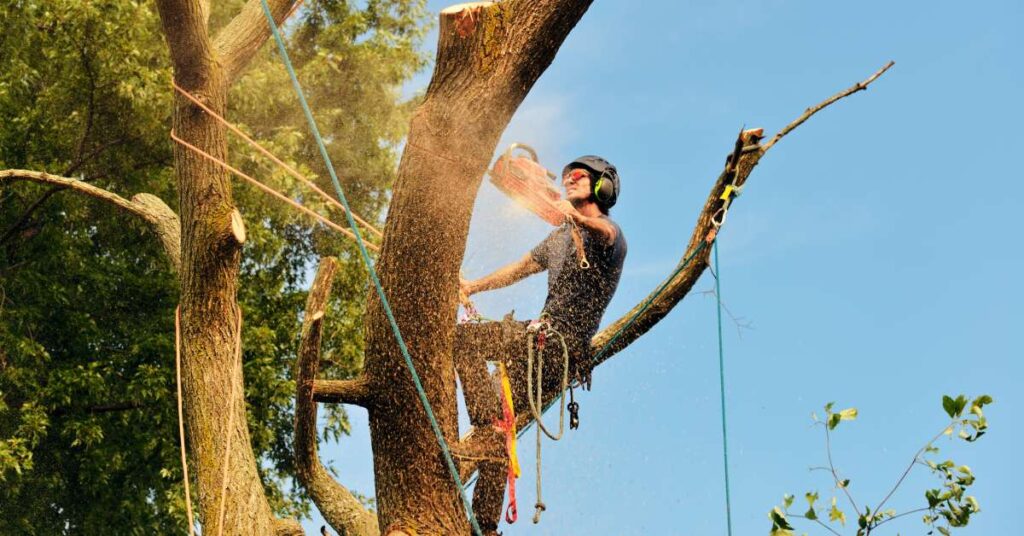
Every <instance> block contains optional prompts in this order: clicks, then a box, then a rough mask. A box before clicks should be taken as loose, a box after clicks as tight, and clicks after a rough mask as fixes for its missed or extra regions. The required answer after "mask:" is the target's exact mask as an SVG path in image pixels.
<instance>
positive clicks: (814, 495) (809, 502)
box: [804, 491, 818, 508]
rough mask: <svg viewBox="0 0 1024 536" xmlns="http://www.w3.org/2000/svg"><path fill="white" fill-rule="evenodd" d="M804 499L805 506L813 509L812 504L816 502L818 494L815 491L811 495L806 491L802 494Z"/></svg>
mask: <svg viewBox="0 0 1024 536" xmlns="http://www.w3.org/2000/svg"><path fill="white" fill-rule="evenodd" d="M804 498H806V499H807V505H808V506H810V507H811V508H814V502H815V501H817V500H818V492H817V491H815V492H814V493H811V492H809V491H808V492H807V493H805V494H804Z"/></svg>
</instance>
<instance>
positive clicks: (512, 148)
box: [505, 143, 540, 163]
mask: <svg viewBox="0 0 1024 536" xmlns="http://www.w3.org/2000/svg"><path fill="white" fill-rule="evenodd" d="M516 149H522V150H523V151H526V152H527V153H529V154H530V158H532V159H533V161H534V162H538V163H539V162H540V159H538V158H537V151H535V150H534V149H533V147H530V146H529V145H527V144H525V143H513V144H512V145H509V146H508V150H506V151H505V154H507V155H508V157H509V158H512V151H515V150H516Z"/></svg>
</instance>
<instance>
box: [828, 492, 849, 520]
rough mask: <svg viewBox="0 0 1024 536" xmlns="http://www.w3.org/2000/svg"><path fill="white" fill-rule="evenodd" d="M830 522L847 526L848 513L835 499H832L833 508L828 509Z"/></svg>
mask: <svg viewBox="0 0 1024 536" xmlns="http://www.w3.org/2000/svg"><path fill="white" fill-rule="evenodd" d="M828 520H829V521H838V522H839V523H840V524H841V525H846V513H845V512H843V511H842V510H840V509H839V507H838V506H837V505H836V498H835V497H832V507H831V508H829V509H828Z"/></svg>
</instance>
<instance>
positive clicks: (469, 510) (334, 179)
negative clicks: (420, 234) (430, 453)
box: [260, 0, 483, 536]
mask: <svg viewBox="0 0 1024 536" xmlns="http://www.w3.org/2000/svg"><path fill="white" fill-rule="evenodd" d="M260 2H261V3H262V4H263V14H264V15H266V17H267V23H268V24H269V25H270V31H271V33H273V34H274V40H275V41H276V42H277V49H278V51H279V52H280V53H281V59H282V60H284V66H285V68H287V69H288V76H289V77H291V80H292V86H294V87H295V93H296V95H298V98H299V104H301V105H302V111H303V113H304V114H305V115H306V121H307V122H308V123H309V129H310V130H311V131H312V133H313V137H314V138H315V139H316V144H317V146H318V147H319V148H320V156H321V157H323V159H324V164H326V166H327V171H328V173H330V175H331V183H332V184H334V191H335V192H337V194H338V200H339V201H341V204H342V205H344V207H345V218H346V219H347V220H348V225H349V227H351V228H352V232H353V233H355V235H356V243H357V244H358V246H359V253H360V254H361V255H362V257H363V262H364V263H365V264H366V268H367V269H368V270H369V272H370V279H372V280H373V286H374V287H375V288H376V290H377V295H378V296H380V302H381V306H383V308H384V314H385V315H387V317H388V322H390V323H391V331H392V332H393V333H394V334H395V340H396V341H397V342H398V348H399V349H400V350H401V351H402V357H403V358H404V359H405V364H406V366H407V367H408V368H409V373H410V374H411V375H412V381H413V384H414V385H415V386H416V394H417V395H419V398H420V402H421V403H422V404H423V409H425V410H426V412H427V418H428V419H429V420H430V427H431V428H432V429H433V430H434V435H435V436H436V437H437V443H438V445H440V446H441V452H442V453H443V454H444V459H445V462H447V465H448V470H449V471H450V472H451V474H452V478H453V479H454V480H455V483H456V485H457V486H458V490H459V496H460V497H461V498H462V504H463V506H464V507H465V509H466V515H467V516H468V518H469V522H470V524H471V525H472V526H473V532H474V534H476V535H477V536H483V531H481V530H480V525H479V524H477V521H476V516H475V515H473V506H472V505H471V504H470V502H469V500H468V499H467V498H466V493H465V490H464V489H463V486H462V479H461V478H459V470H458V469H456V467H455V461H454V460H453V459H452V454H451V451H449V450H448V443H447V442H446V441H445V440H444V435H443V434H442V433H441V427H440V426H439V425H438V424H437V418H436V417H435V416H434V411H433V410H432V409H431V407H430V401H428V400H427V393H426V392H425V391H424V390H423V384H422V382H421V381H420V377H419V374H417V373H416V367H415V366H414V365H413V363H412V357H411V356H410V355H409V348H408V347H406V345H405V340H404V339H403V338H402V332H401V331H400V330H399V329H398V322H397V321H396V320H395V315H394V313H393V312H392V311H391V305H390V304H389V303H388V298H387V296H386V295H385V294H384V288H383V287H382V286H381V283H380V278H379V277H378V276H377V270H376V268H374V266H373V262H372V261H371V260H370V254H369V253H368V252H367V251H366V245H365V244H364V243H363V236H362V234H361V233H360V232H359V227H358V226H357V225H356V222H355V220H354V219H353V217H352V208H351V207H349V204H348V200H347V199H346V198H345V192H343V191H342V188H341V184H340V183H339V182H338V175H337V173H335V171H334V165H333V164H332V163H331V157H330V156H328V154H327V147H325V146H324V140H323V138H322V137H321V136H320V130H319V129H318V128H317V126H316V120H314V119H313V112H311V111H310V109H309V104H308V103H307V102H306V97H305V94H304V93H303V91H302V86H301V85H299V79H298V77H297V76H296V75H295V69H294V68H293V67H292V62H291V60H290V59H289V58H288V51H287V50H286V49H285V46H284V40H283V39H282V38H281V33H280V32H279V31H278V28H277V23H275V22H274V16H273V14H271V12H270V6H269V5H267V0H260Z"/></svg>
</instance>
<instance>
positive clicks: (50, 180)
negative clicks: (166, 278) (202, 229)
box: [0, 169, 181, 271]
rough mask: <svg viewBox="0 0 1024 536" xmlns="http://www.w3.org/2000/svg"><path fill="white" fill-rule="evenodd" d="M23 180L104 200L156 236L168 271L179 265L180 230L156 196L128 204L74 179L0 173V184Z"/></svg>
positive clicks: (36, 173)
mask: <svg viewBox="0 0 1024 536" xmlns="http://www.w3.org/2000/svg"><path fill="white" fill-rule="evenodd" d="M5 179H6V180H27V181H33V182H39V183H43V184H54V185H57V186H59V187H61V188H67V189H70V190H73V191H76V192H78V193H81V194H85V195H87V196H89V197H92V198H95V199H99V200H101V201H106V202H107V203H110V204H111V205H114V206H115V207H117V208H119V209H121V210H123V211H124V212H127V213H129V214H132V215H135V216H138V217H140V218H142V219H143V220H145V221H146V223H148V224H149V225H150V227H151V228H152V229H153V232H154V233H156V235H157V238H159V239H160V243H161V244H162V245H163V248H164V252H165V253H167V256H168V257H169V258H170V261H171V266H172V268H173V269H174V270H175V271H177V270H178V269H179V268H180V266H181V231H180V224H179V220H178V216H177V214H175V213H174V211H173V210H171V208H170V207H168V206H167V204H166V203H164V202H163V201H162V200H161V199H160V198H159V197H157V196H155V195H152V194H146V193H142V194H137V195H135V196H134V197H132V199H131V201H129V200H127V199H125V198H123V197H121V196H119V195H117V194H115V193H112V192H108V191H107V190H104V189H103V188H99V187H97V186H93V185H91V184H89V183H86V182H83V181H80V180H78V179H71V178H68V177H60V176H57V175H50V174H48V173H45V172H42V171H29V170H24V169H6V170H2V171H0V182H2V181H3V180H5Z"/></svg>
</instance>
